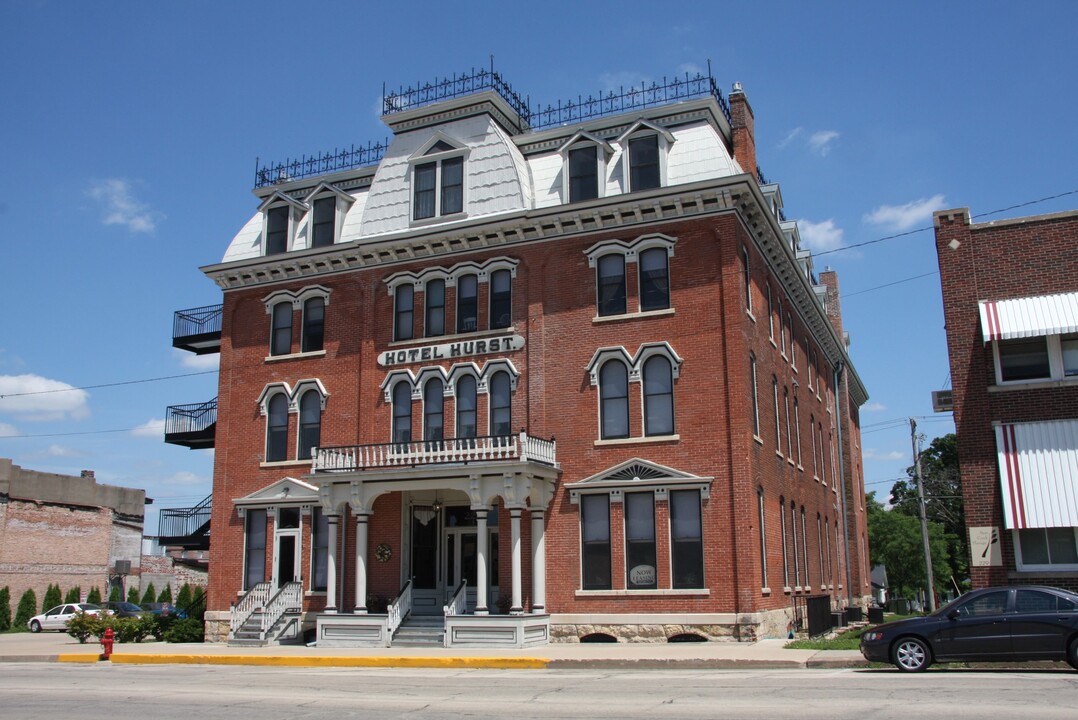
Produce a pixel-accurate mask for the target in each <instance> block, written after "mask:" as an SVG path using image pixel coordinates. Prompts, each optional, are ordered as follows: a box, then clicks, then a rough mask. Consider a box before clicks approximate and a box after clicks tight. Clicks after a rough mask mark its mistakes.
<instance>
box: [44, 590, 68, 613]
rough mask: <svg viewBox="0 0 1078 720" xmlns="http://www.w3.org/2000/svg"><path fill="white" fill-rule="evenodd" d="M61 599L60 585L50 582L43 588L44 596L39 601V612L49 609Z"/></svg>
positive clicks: (62, 597) (62, 598) (62, 599)
mask: <svg viewBox="0 0 1078 720" xmlns="http://www.w3.org/2000/svg"><path fill="white" fill-rule="evenodd" d="M63 601H64V596H63V594H61V593H60V586H59V585H51V584H50V585H49V587H48V588H47V589H46V590H45V597H44V598H43V599H42V601H41V612H45V611H47V610H51V609H53V608H54V607H56V606H57V605H59V604H60V603H62V602H63Z"/></svg>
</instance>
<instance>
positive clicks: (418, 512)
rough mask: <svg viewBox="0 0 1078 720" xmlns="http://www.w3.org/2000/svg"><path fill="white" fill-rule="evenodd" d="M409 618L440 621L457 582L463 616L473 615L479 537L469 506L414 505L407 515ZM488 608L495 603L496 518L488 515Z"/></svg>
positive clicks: (491, 512) (496, 562)
mask: <svg viewBox="0 0 1078 720" xmlns="http://www.w3.org/2000/svg"><path fill="white" fill-rule="evenodd" d="M411 515H412V517H411V525H412V528H411V540H412V543H411V577H412V612H413V613H414V614H415V615H441V614H442V609H443V608H444V607H445V605H446V604H447V603H449V602H450V601H451V600H452V599H453V593H454V592H456V590H457V587H459V585H460V582H461V580H462V579H463V580H467V582H468V585H467V610H468V612H472V611H474V610H475V604H476V582H477V577H476V567H477V562H478V558H479V535H478V527H477V523H476V517H475V511H474V510H472V509H471V508H470V507H469V506H468V505H450V506H448V507H443V506H439V507H438V508H437V509H435V508H434V507H432V506H422V505H414V506H412V513H411ZM487 522H488V530H487V532H488V540H487V563H488V570H487V585H488V589H489V594H488V599H487V605H488V606H489V607H493V606H494V605H495V602H496V601H497V599H498V513H497V509H496V508H492V509H491V511H490V513H489V514H488V519H487Z"/></svg>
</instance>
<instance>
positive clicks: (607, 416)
mask: <svg viewBox="0 0 1078 720" xmlns="http://www.w3.org/2000/svg"><path fill="white" fill-rule="evenodd" d="M599 395H600V398H601V412H600V415H601V418H600V421H601V425H602V438H603V439H604V440H612V439H616V438H627V437H629V373H628V370H627V369H626V368H625V366H624V365H622V364H621V363H620V362H618V361H616V360H610V361H607V362H606V363H605V364H604V365H603V367H602V369H601V370H600V371H599Z"/></svg>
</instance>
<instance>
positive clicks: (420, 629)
mask: <svg viewBox="0 0 1078 720" xmlns="http://www.w3.org/2000/svg"><path fill="white" fill-rule="evenodd" d="M444 641H445V617H443V616H441V615H409V616H408V617H407V618H406V619H405V620H404V622H402V623H401V626H400V627H399V628H397V632H395V633H394V634H393V647H442V646H443V645H444Z"/></svg>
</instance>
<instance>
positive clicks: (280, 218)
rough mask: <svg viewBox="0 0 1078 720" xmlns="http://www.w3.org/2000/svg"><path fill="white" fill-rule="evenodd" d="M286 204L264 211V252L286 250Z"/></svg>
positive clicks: (287, 213) (272, 253) (273, 253)
mask: <svg viewBox="0 0 1078 720" xmlns="http://www.w3.org/2000/svg"><path fill="white" fill-rule="evenodd" d="M288 215H289V212H288V206H287V205H284V206H282V207H275V208H270V210H269V212H267V213H266V254H267V255H276V254H278V253H283V252H287V251H288Z"/></svg>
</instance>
